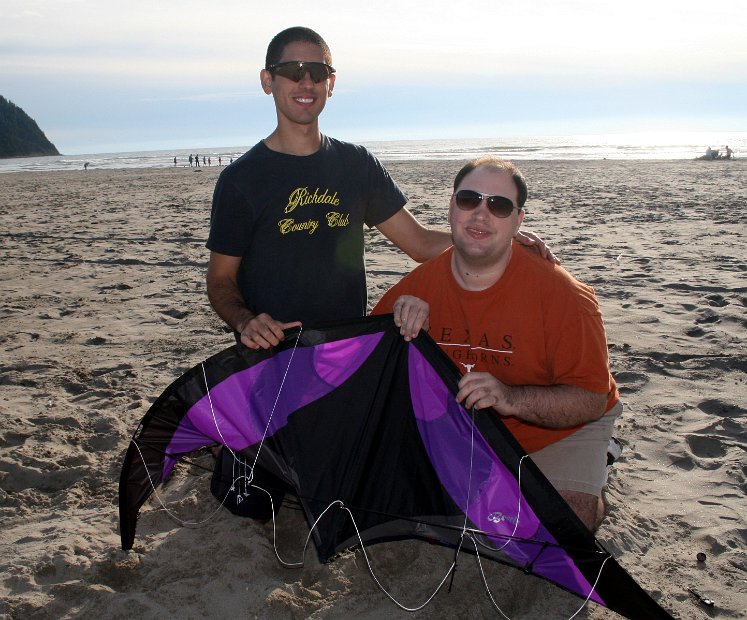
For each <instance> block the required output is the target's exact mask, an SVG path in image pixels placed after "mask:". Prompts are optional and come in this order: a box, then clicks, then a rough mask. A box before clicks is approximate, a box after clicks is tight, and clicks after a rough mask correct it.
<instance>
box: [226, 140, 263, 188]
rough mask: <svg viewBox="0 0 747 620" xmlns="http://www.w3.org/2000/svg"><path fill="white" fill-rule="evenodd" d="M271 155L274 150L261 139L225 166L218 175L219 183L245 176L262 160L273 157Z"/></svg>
mask: <svg viewBox="0 0 747 620" xmlns="http://www.w3.org/2000/svg"><path fill="white" fill-rule="evenodd" d="M271 156H272V151H271V150H270V149H268V148H267V147H266V146H265V143H264V142H263V141H261V140H260V141H259V142H258V143H257V144H255V145H254V146H253V147H252V148H251V149H249V150H248V151H247V152H246V153H244V154H243V155H242V156H241V157H239V158H237V159H236V160H234V162H233V163H231V164H229V165H228V166H226V167H225V168H223V170H222V171H221V173H220V175H218V183H232V182H236V181H238V180H241V179H243V178H245V177H246V175H247V174H248V173H249V171H251V170H253V169H254V168H256V166H257V165H258V164H259V163H260V162H261V161H263V160H266V159H269V158H271Z"/></svg>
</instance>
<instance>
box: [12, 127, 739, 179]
mask: <svg viewBox="0 0 747 620" xmlns="http://www.w3.org/2000/svg"><path fill="white" fill-rule="evenodd" d="M360 143H361V144H363V145H364V146H366V147H367V148H369V149H370V150H371V151H372V152H373V153H374V154H375V155H376V156H377V157H378V158H379V159H381V160H382V161H384V162H386V161H417V160H454V161H460V160H466V159H471V158H474V157H478V156H480V155H486V154H492V155H498V156H501V157H504V158H506V159H511V160H516V161H522V160H543V161H548V160H559V161H572V160H604V159H611V160H612V159H614V160H673V159H696V158H698V157H700V156H702V155H704V154H705V151H706V148H708V147H709V146H710V147H711V148H712V149H714V150H717V151H720V152H721V153H724V152H725V150H726V146H727V145H728V146H729V147H730V148H731V150H732V151H733V152H734V157H736V158H739V157H744V156H745V155H747V132H728V131H727V132H721V133H718V132H707V133H706V132H690V133H666V134H664V133H661V134H652V133H639V134H631V133H628V134H588V135H573V136H516V137H508V138H483V139H477V138H469V139H436V140H389V141H361V142H360ZM249 148H251V146H232V147H212V148H207V147H203V148H195V149H192V150H189V149H182V148H179V149H159V150H146V151H129V152H118V153H116V152H115V153H88V154H86V153H83V154H75V155H55V156H46V157H21V158H12V159H0V173H3V172H34V171H53V170H81V169H83V167H84V166H85V164H86V163H88V169H89V170H95V169H117V168H170V167H174V158H176V165H177V166H182V167H189V156H190V155H192V156H193V157H194V156H198V155H199V157H200V159H202V158H205V160H206V161H207V160H208V159H209V160H210V165H212V166H218V165H224V166H225V165H228V164H229V163H230V162H231V161H232V160H233V159H236V158H237V157H240V156H241V155H242V154H243V153H245V152H246V151H247V150H248V149H249Z"/></svg>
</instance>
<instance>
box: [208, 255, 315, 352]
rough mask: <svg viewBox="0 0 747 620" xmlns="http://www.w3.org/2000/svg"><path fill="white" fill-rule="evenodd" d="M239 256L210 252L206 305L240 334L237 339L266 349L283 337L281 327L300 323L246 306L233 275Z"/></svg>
mask: <svg viewBox="0 0 747 620" xmlns="http://www.w3.org/2000/svg"><path fill="white" fill-rule="evenodd" d="M240 264H241V257H240V256H228V255H227V254H219V253H218V252H210V262H209V264H208V272H207V294H208V299H209V300H210V305H211V306H213V309H214V310H215V312H216V313H217V314H218V316H219V317H220V318H222V319H223V320H224V321H225V322H226V323H228V325H229V326H230V327H232V328H233V329H234V330H236V331H237V332H239V334H241V342H242V344H244V345H245V346H247V347H249V348H250V349H260V348H261V349H268V348H270V347H274V346H276V345H277V344H279V343H280V341H281V340H283V330H284V329H286V328H288V327H295V326H298V325H300V324H301V323H300V322H298V321H296V322H294V323H279V322H278V321H276V320H275V319H273V318H272V317H271V316H270V315H268V314H259V315H255V314H254V313H253V312H252V311H251V310H249V308H247V307H246V303H245V302H244V298H243V297H242V295H241V292H240V291H239V285H238V280H237V274H238V272H239V265H240Z"/></svg>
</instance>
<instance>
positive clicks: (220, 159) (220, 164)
mask: <svg viewBox="0 0 747 620" xmlns="http://www.w3.org/2000/svg"><path fill="white" fill-rule="evenodd" d="M222 165H223V159H222V158H221V156H220V155H218V166H219V167H220V166H222Z"/></svg>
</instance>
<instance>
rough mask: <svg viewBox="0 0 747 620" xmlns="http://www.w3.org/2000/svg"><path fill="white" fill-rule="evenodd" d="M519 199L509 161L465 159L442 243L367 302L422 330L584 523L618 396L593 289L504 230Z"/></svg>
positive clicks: (590, 522) (597, 490) (594, 500)
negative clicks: (447, 240)
mask: <svg viewBox="0 0 747 620" xmlns="http://www.w3.org/2000/svg"><path fill="white" fill-rule="evenodd" d="M526 197H527V186H526V181H525V180H524V176H523V175H522V174H521V172H520V171H519V169H518V168H517V167H516V166H515V165H514V164H512V163H510V162H507V161H505V160H502V159H499V158H497V157H484V158H480V159H476V160H473V161H471V162H469V163H468V164H466V165H465V166H464V167H463V168H462V169H461V170H460V171H459V173H458V174H457V176H456V179H455V181H454V194H453V195H452V197H451V201H450V203H449V224H450V227H451V236H452V240H453V242H454V245H453V247H452V248H449V249H448V250H447V251H446V252H444V253H443V254H440V255H439V256H437V257H435V258H433V259H431V260H429V261H427V262H426V263H424V264H423V265H421V266H419V267H417V268H416V269H415V270H414V271H413V272H412V273H410V274H409V275H408V276H406V277H405V278H404V279H402V280H401V281H400V282H399V283H398V284H396V285H395V286H394V287H392V288H391V289H390V290H389V291H388V292H387V293H386V294H385V295H384V296H383V297H382V298H381V301H379V303H378V304H377V305H376V307H375V308H374V311H373V312H374V314H381V313H386V312H393V313H394V320H395V323H396V324H397V325H398V326H400V329H401V333H402V334H403V336H404V337H405V338H406V339H408V340H409V339H411V338H414V337H415V336H417V334H418V332H419V331H420V330H421V328H422V329H425V330H428V331H429V333H430V335H431V336H432V337H433V339H434V340H436V341H437V342H438V344H439V345H440V347H441V349H442V350H443V351H444V352H445V353H446V355H447V356H449V357H450V358H451V359H452V360H454V362H455V363H456V364H457V365H458V366H462V367H464V369H465V370H464V371H463V376H462V379H461V380H460V382H459V392H458V394H457V399H458V400H459V401H461V402H462V403H463V404H464V406H465V407H467V408H468V409H469V408H471V407H476V408H478V409H485V408H492V409H493V410H494V411H495V412H496V413H497V414H498V415H500V416H501V418H502V420H503V421H504V423H505V424H506V426H507V427H508V429H509V431H511V433H512V434H513V435H514V437H516V439H517V440H518V442H519V443H520V444H521V445H522V447H523V448H524V450H526V451H527V452H528V453H529V454H530V456H531V457H532V460H533V461H534V463H535V464H536V465H537V466H538V467H539V468H540V469H541V470H542V471H543V473H544V474H545V476H546V477H547V478H548V479H549V480H550V482H551V483H552V484H553V485H554V486H555V488H556V489H557V490H558V492H559V493H560V495H562V496H563V497H564V498H565V500H566V502H567V503H568V504H569V505H570V507H571V508H572V509H573V510H574V512H575V513H576V514H577V515H578V517H579V518H580V519H581V521H583V522H584V524H585V525H586V526H587V527H588V528H589V529H590V530H594V529H596V527H598V525H599V523H600V522H601V520H602V518H603V516H604V503H603V501H602V497H601V494H602V489H603V487H604V485H605V483H606V473H607V448H608V446H609V443H610V439H611V437H612V430H613V427H614V422H615V419H616V417H617V416H618V415H619V414H620V412H621V411H622V405H621V404H620V399H619V393H618V391H617V387H616V384H615V380H614V379H613V377H612V375H611V374H610V371H609V360H608V356H607V340H606V336H605V331H604V326H603V324H602V317H601V314H600V311H599V306H598V304H597V300H596V298H595V296H594V291H593V289H592V288H590V287H588V286H586V285H584V284H582V283H580V282H578V281H577V280H575V279H574V278H573V277H572V276H571V275H570V274H569V273H568V272H567V271H565V269H563V268H562V267H560V266H558V265H555V264H553V263H551V262H549V261H546V260H543V259H542V258H540V257H539V256H537V255H536V254H534V253H533V252H530V251H527V250H526V249H525V248H523V247H521V246H519V245H517V244H516V243H515V241H514V240H513V238H514V236H515V235H516V233H517V231H518V230H519V227H520V226H521V223H522V221H523V219H524V203H525V201H526Z"/></svg>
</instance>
